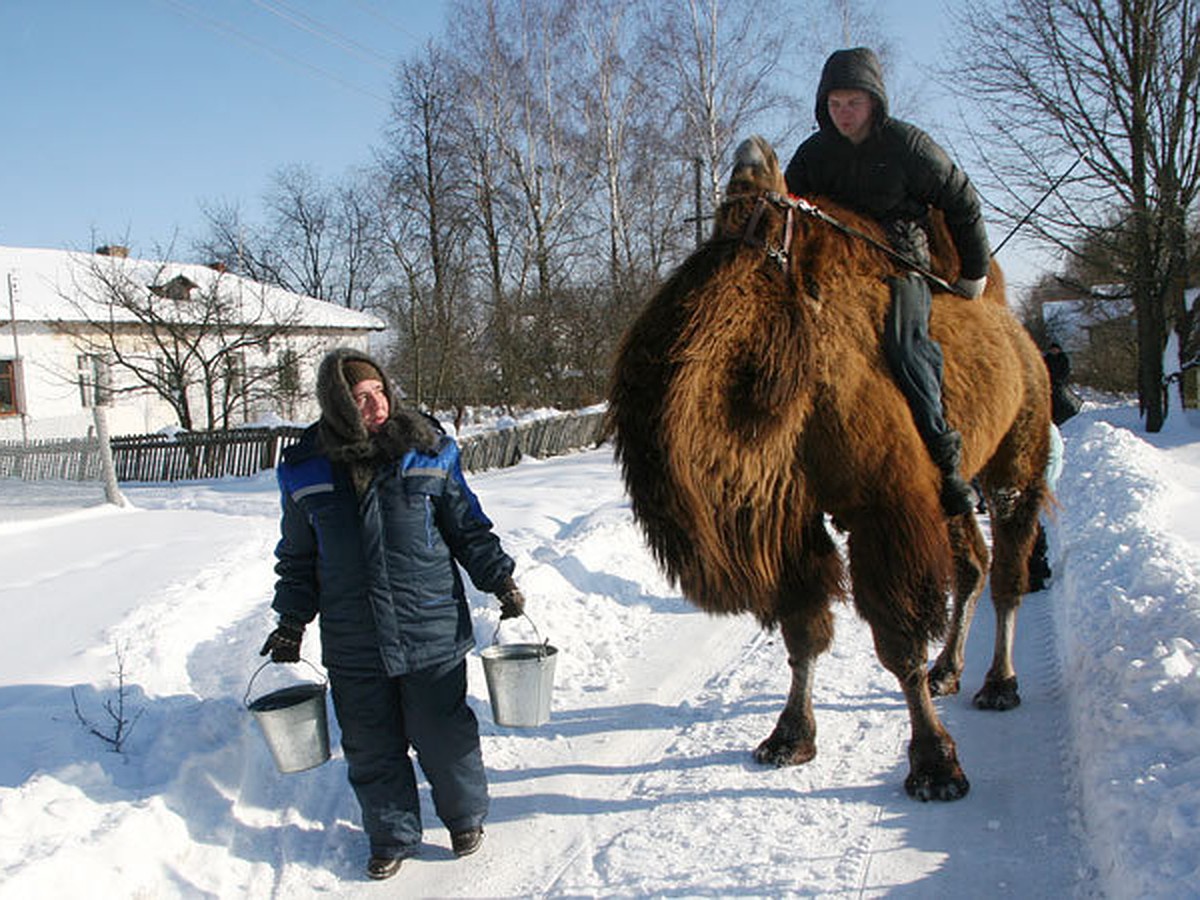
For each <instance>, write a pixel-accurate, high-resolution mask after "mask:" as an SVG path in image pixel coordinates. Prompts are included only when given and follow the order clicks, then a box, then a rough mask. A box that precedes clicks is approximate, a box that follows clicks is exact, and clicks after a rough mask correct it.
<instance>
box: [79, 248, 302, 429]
mask: <svg viewBox="0 0 1200 900" xmlns="http://www.w3.org/2000/svg"><path fill="white" fill-rule="evenodd" d="M168 268H169V267H168V265H167V264H166V263H155V264H146V263H139V262H137V261H134V260H125V259H119V258H113V257H107V256H100V255H95V256H90V257H89V258H87V259H86V260H83V261H82V262H81V265H80V268H79V271H78V273H77V276H76V278H75V281H74V285H73V289H71V290H64V291H63V292H62V297H63V299H64V300H66V301H67V302H68V303H69V304H70V305H71V306H72V307H73V308H74V309H75V310H76V312H77V313H78V316H77V321H71V322H60V323H58V326H57V327H58V328H59V329H60V330H61V331H63V332H64V333H66V334H69V335H71V336H72V338H73V339H74V340H75V343H76V345H77V346H78V347H79V349H80V352H81V353H84V354H88V355H94V356H99V357H102V358H103V359H105V360H106V361H107V363H108V365H110V366H112V367H113V368H115V369H116V370H118V371H120V372H122V373H124V375H125V377H124V378H123V379H120V382H121V383H118V379H113V383H112V384H111V386H110V387H109V389H110V390H112V391H113V392H115V393H132V392H144V391H149V392H151V393H154V394H156V395H158V396H159V397H161V398H162V399H163V400H165V401H166V402H167V403H168V404H169V405H170V406H171V408H172V410H174V412H175V416H176V418H177V419H178V421H179V424H180V426H181V427H183V428H186V429H189V430H192V429H194V428H196V427H197V426H199V427H204V428H216V427H222V428H227V427H228V426H229V425H230V423H231V419H232V418H233V416H234V414H235V412H236V410H237V408H238V406H239V405H242V404H247V403H249V402H250V401H251V400H252V399H253V398H254V397H255V396H256V391H258V390H260V389H263V388H264V387H265V386H268V385H273V384H275V383H276V382H277V380H278V379H279V377H280V372H279V369H278V366H277V365H275V364H274V363H272V362H270V361H265V362H263V363H261V364H253V365H252V364H248V363H247V359H246V357H247V354H251V355H252V356H253V357H254V358H255V359H259V358H262V357H263V348H265V347H268V346H270V343H271V341H272V340H279V339H281V338H284V337H285V335H286V333H287V331H288V330H289V328H291V327H292V326H293V325H294V322H295V321H296V318H297V315H298V311H297V310H296V309H295V308H294V307H291V306H290V305H288V306H278V305H272V304H271V303H269V302H268V300H267V297H266V294H265V291H264V289H263V288H262V287H261V286H259V285H254V286H251V285H250V284H249V283H247V282H245V281H243V280H241V279H238V278H236V277H235V276H228V275H223V274H221V273H218V272H213V273H212V277H211V279H209V281H208V283H207V284H204V285H201V284H197V283H196V282H194V281H192V280H191V279H189V278H187V277H186V276H185V275H183V274H177V275H175V276H174V277H171V278H168V277H166V276H167V272H168ZM197 400H198V401H199V403H200V404H201V407H202V409H201V410H197V409H196V408H195V405H196V402H197Z"/></svg>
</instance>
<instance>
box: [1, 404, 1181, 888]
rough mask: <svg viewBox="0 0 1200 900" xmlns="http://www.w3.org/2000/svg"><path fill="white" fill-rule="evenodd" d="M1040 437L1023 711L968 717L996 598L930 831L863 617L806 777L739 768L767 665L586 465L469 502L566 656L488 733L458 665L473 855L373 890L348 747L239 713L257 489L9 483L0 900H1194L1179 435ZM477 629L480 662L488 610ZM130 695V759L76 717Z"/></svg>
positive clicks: (612, 473) (541, 465)
mask: <svg viewBox="0 0 1200 900" xmlns="http://www.w3.org/2000/svg"><path fill="white" fill-rule="evenodd" d="M1064 435H1065V438H1066V445H1067V458H1066V461H1067V464H1066V471H1065V472H1064V475H1063V478H1062V481H1061V482H1060V485H1059V499H1060V502H1061V509H1060V510H1059V511H1058V513H1057V518H1056V519H1055V520H1054V521H1052V522H1051V525H1050V535H1051V546H1052V559H1051V562H1052V565H1053V566H1054V570H1055V574H1054V578H1053V584H1052V586H1051V588H1050V589H1049V590H1048V591H1046V592H1043V593H1040V594H1035V595H1030V596H1029V597H1028V598H1027V600H1026V605H1025V606H1024V607H1023V608H1022V614H1021V622H1020V626H1019V633H1018V647H1017V654H1018V655H1017V665H1018V672H1019V674H1020V679H1021V689H1022V691H1021V692H1022V696H1023V699H1024V703H1023V705H1022V706H1021V707H1020V708H1019V709H1017V710H1014V711H1012V712H1009V713H1003V714H999V713H985V712H978V711H976V710H974V709H972V708H971V707H970V703H969V697H970V695H971V693H973V692H974V690H976V689H977V688H978V686H979V684H980V683H981V681H982V677H983V672H984V670H985V668H986V666H987V662H988V657H989V656H990V648H991V634H992V620H991V615H990V608H989V606H988V603H989V600H988V598H987V597H986V596H985V597H984V599H983V601H981V607H980V615H979V616H978V617H977V620H976V627H975V631H974V633H973V635H972V637H971V641H970V644H969V648H968V650H969V661H968V669H967V673H966V677H965V679H964V696H961V697H954V698H948V699H944V700H941V701H939V703H940V705H941V709H942V712H943V716H944V719H945V722H946V724H947V726H948V727H949V729H950V730H951V732H952V733H953V734H954V736H955V738H956V739H957V740H958V742H959V752H960V759H961V760H962V762H963V765H964V767H965V769H966V771H967V775H968V777H969V778H970V779H971V785H972V786H971V793H970V795H969V796H968V797H967V798H966V799H964V800H962V801H959V802H956V803H949V804H921V803H917V802H914V801H912V800H910V799H908V798H907V797H906V796H905V794H904V791H903V789H902V787H901V784H902V781H903V777H904V774H905V772H906V768H907V766H906V762H905V746H906V743H907V739H908V733H907V732H908V725H907V721H908V719H907V715H906V713H905V709H904V703H903V700H902V697H901V695H900V693H899V691H898V690H897V687H896V684H895V682H894V680H893V679H892V678H891V676H889V675H887V673H885V672H884V671H883V669H882V668H881V667H880V666H879V664H878V663H877V661H876V660H875V657H874V652H873V650H872V646H871V640H870V634H869V632H868V630H867V629H866V628H865V627H864V626H863V625H862V623H860V622H859V621H858V620H857V619H856V618H855V616H854V615H853V613H852V611H850V610H849V609H843V610H842V611H841V612H840V613H839V619H838V635H837V638H836V641H835V644H834V648H833V650H832V651H831V652H830V653H829V654H828V655H827V656H826V657H825V658H824V659H823V660H822V663H821V666H820V668H819V670H818V676H817V686H816V692H815V698H816V707H817V717H818V724H819V728H820V734H819V738H818V743H819V755H818V757H817V759H816V760H814V761H813V762H812V763H810V764H808V765H806V766H802V767H799V768H789V769H779V770H776V769H766V768H762V767H760V766H758V765H756V764H755V763H754V762H753V761H752V760H751V758H750V750H751V749H752V747H753V746H754V745H755V744H756V743H757V742H758V741H759V740H760V739H761V738H763V737H764V736H765V735H766V734H767V732H768V731H769V730H770V728H771V726H772V724H773V723H774V719H775V717H776V715H777V714H778V712H779V709H780V707H781V705H782V703H783V699H784V696H785V694H786V690H787V683H788V673H787V666H786V663H785V654H784V651H783V648H782V645H781V642H780V641H779V640H778V638H777V636H775V635H771V634H764V633H761V632H759V631H758V630H757V629H756V628H755V627H754V625H753V623H752V622H751V621H749V620H746V619H712V618H708V617H706V616H704V615H702V614H700V613H698V612H696V611H695V610H693V609H692V608H691V607H690V606H688V605H687V604H686V603H684V602H683V601H682V600H681V599H680V598H679V596H678V594H677V592H676V591H675V590H673V589H672V588H671V587H670V586H669V585H668V584H667V583H666V582H665V581H664V579H663V578H662V577H661V576H660V575H659V574H658V573H657V572H656V570H655V568H654V566H653V564H652V562H651V560H650V557H649V554H648V553H647V551H646V550H645V548H644V546H643V544H642V542H641V540H640V538H639V536H638V533H637V531H636V529H635V527H634V525H633V523H632V521H631V519H630V513H629V508H628V506H627V504H626V502H625V500H624V497H623V494H622V490H621V486H620V481H619V478H618V475H617V472H616V470H615V468H614V466H613V464H612V461H611V459H610V456H609V454H608V452H607V451H604V450H599V451H594V452H589V453H581V454H577V455H573V456H569V457H565V458H562V459H557V460H550V461H544V462H533V461H530V462H526V463H523V464H522V465H520V466H518V467H516V468H515V469H511V470H506V471H502V472H492V473H487V474H482V475H477V476H475V477H474V478H473V479H472V484H473V486H474V487H475V489H476V490H477V492H478V493H479V494H480V496H481V498H482V500H483V503H484V506H485V508H486V509H487V510H488V512H489V514H490V515H491V516H492V517H493V518H494V519H495V520H496V522H497V526H498V530H499V532H500V534H501V535H502V538H503V540H504V541H505V544H506V546H507V547H508V549H509V550H510V552H511V553H512V554H513V555H514V556H515V557H516V558H517V560H518V579H519V581H520V582H521V584H522V587H523V588H524V590H525V593H526V595H527V597H528V598H529V610H530V613H531V615H532V617H533V619H534V620H535V622H536V623H537V625H538V627H539V628H540V629H541V632H542V634H543V635H544V636H545V637H547V638H549V639H550V641H551V643H553V644H554V645H555V646H556V647H558V648H559V650H560V652H559V662H558V670H557V677H556V684H555V695H554V712H553V715H552V717H551V720H550V722H549V723H547V724H546V725H543V726H540V727H538V728H533V729H512V728H502V727H498V726H496V725H495V724H494V723H493V721H492V718H491V713H490V708H489V705H488V701H487V692H486V687H485V683H484V677H483V673H482V667H481V664H480V660H479V658H478V656H472V657H471V659H470V665H471V703H472V705H473V706H474V708H475V710H476V712H477V713H478V715H479V718H480V722H481V728H482V731H483V741H484V755H485V760H486V762H487V765H488V770H489V777H490V782H491V786H492V793H493V805H492V813H491V815H490V817H489V820H488V824H487V839H486V841H485V843H484V846H483V849H482V850H481V851H480V853H478V854H477V855H475V856H473V857H470V858H468V859H465V860H461V861H460V860H456V859H454V858H453V856H452V854H451V853H450V850H449V841H448V837H447V835H446V833H445V831H444V829H442V828H441V826H440V825H439V824H438V823H437V822H436V820H435V819H434V818H433V817H432V815H427V817H426V842H425V848H424V852H423V854H422V856H421V857H420V858H418V859H416V860H411V861H408V862H406V863H405V864H404V867H403V868H402V869H401V871H400V873H399V875H397V876H396V878H395V879H393V880H392V881H390V882H387V883H384V884H374V883H369V882H367V881H366V880H365V878H364V877H363V874H362V872H363V863H364V861H365V860H364V853H365V846H364V840H363V837H362V834H361V832H360V831H359V830H358V826H357V815H356V807H355V803H354V800H353V797H352V795H351V793H350V790H349V787H348V785H347V784H346V780H345V767H344V763H343V761H342V759H341V756H340V752H339V751H338V750H337V747H336V740H337V730H336V723H334V725H333V732H334V741H335V746H334V758H333V759H332V760H331V761H330V762H329V763H327V764H325V765H323V766H321V767H319V768H317V769H313V770H311V771H309V772H305V773H300V774H293V775H286V776H285V775H279V774H278V773H277V772H276V771H275V768H274V765H273V763H272V761H271V758H270V755H269V754H268V752H267V749H266V746H265V744H264V742H263V740H262V737H261V735H260V734H259V733H258V731H257V729H256V726H255V724H254V723H253V721H252V718H251V716H250V715H249V713H247V712H246V710H245V709H244V706H243V698H244V695H245V693H246V688H247V682H248V680H249V678H250V676H251V674H252V673H253V672H254V670H255V668H256V667H257V665H258V662H259V658H258V656H257V651H258V647H259V645H260V644H261V642H262V640H263V637H264V635H265V634H266V632H267V631H268V630H269V629H270V627H271V625H272V622H273V617H272V616H271V614H270V613H269V610H268V603H269V599H270V593H271V582H272V573H271V550H272V547H273V545H274V542H275V539H276V534H277V527H278V525H277V510H278V501H277V498H276V493H275V487H274V483H273V479H272V477H271V476H270V475H269V474H268V475H265V476H262V477H259V478H254V479H243V480H228V481H216V482H199V483H193V484H189V485H184V486H170V487H155V486H135V487H127V488H126V496H127V497H128V499H129V500H130V502H131V504H132V506H131V508H128V509H123V510H118V509H116V508H112V507H101V506H97V505H96V504H98V503H99V500H100V498H101V493H100V490H99V488H98V487H96V486H80V485H73V484H61V483H57V484H36V485H28V484H24V483H21V482H15V481H0V612H2V613H3V615H4V620H5V624H6V627H5V628H4V629H0V735H2V737H0V741H2V742H3V743H2V746H3V753H2V754H0V897H3V898H30V897H39V898H40V897H58V896H74V895H81V896H98V897H155V898H161V897H221V898H225V897H230V898H232V897H256V898H257V897H267V896H281V897H288V898H293V897H295V898H305V897H317V896H320V897H358V896H368V895H370V896H406V897H407V896H421V897H429V896H437V897H530V896H533V897H588V896H606V897H634V896H658V897H676V896H689V897H707V896H723V897H727V896H741V897H798V896H804V897H808V896H822V897H850V896H852V897H878V896H899V897H1003V896H1011V897H1050V896H1054V897H1058V896H1077V897H1098V896H1111V897H1122V898H1123V897H1183V896H1200V888H1198V887H1197V885H1198V884H1200V877H1198V876H1200V872H1197V863H1196V860H1197V859H1200V762H1198V756H1197V748H1198V747H1200V741H1198V740H1197V734H1198V731H1197V729H1198V726H1200V674H1198V673H1197V662H1198V660H1200V657H1198V655H1197V645H1198V644H1200V584H1198V579H1197V573H1198V572H1200V517H1197V516H1196V515H1195V509H1196V502H1197V495H1198V494H1200V442H1198V440H1197V439H1198V438H1200V431H1197V430H1196V429H1195V428H1194V427H1191V426H1190V425H1189V423H1188V420H1187V418H1186V417H1185V416H1184V415H1183V414H1181V413H1179V412H1176V413H1175V414H1174V415H1173V416H1172V417H1171V419H1169V420H1168V427H1167V429H1166V430H1165V431H1164V432H1163V433H1162V434H1159V435H1145V434H1144V433H1142V432H1141V431H1140V429H1139V428H1138V427H1137V419H1136V413H1135V411H1134V410H1133V409H1132V408H1130V407H1129V406H1128V405H1120V404H1118V405H1108V406H1104V405H1098V404H1091V405H1089V408H1088V409H1087V410H1085V412H1084V413H1083V414H1082V415H1080V416H1079V417H1077V418H1076V419H1074V420H1073V421H1071V422H1070V423H1068V425H1067V426H1066V427H1065V429H1064ZM472 602H473V603H474V604H475V607H474V612H475V617H476V637H477V638H478V642H479V644H480V646H485V645H486V644H488V643H489V642H490V641H491V639H492V635H493V630H494V628H495V623H496V610H495V608H494V606H493V605H491V600H490V598H489V597H486V596H483V595H473V596H472ZM509 628H510V626H508V625H506V627H505V631H504V634H505V635H507V636H508V639H520V638H521V635H520V633H519V631H518V632H517V633H514V634H509ZM310 631H312V634H310V636H309V637H308V638H307V639H306V644H305V648H304V652H305V656H306V657H308V658H311V659H316V658H318V653H317V650H318V648H317V647H316V646H315V640H314V639H315V629H313V630H310ZM291 669H292V667H280V666H276V667H270V668H268V669H267V670H266V671H265V672H264V673H263V675H262V676H260V677H259V679H258V681H257V682H256V688H255V693H258V692H259V690H260V688H261V689H269V688H270V687H271V686H272V684H269V683H265V682H268V681H269V680H270V679H272V678H274V679H276V681H277V682H278V683H283V681H284V680H286V678H287V677H289V676H291V675H292V672H290V671H289V670H291ZM118 670H119V671H120V672H121V674H122V675H123V677H124V679H125V687H126V690H125V692H124V701H125V712H124V716H125V718H127V719H129V720H132V719H133V718H134V717H135V716H136V717H137V718H136V722H135V724H134V726H133V728H132V730H131V731H130V732H129V734H128V737H127V740H126V742H125V746H124V747H123V751H122V752H121V753H116V752H112V751H111V750H110V749H108V747H107V746H106V744H105V743H104V742H103V741H102V740H101V739H99V738H98V737H96V736H94V735H92V734H89V733H88V730H87V729H86V728H85V727H84V726H83V725H81V723H80V721H79V716H78V715H77V714H76V706H77V707H78V710H79V713H80V714H82V716H83V717H84V718H85V719H87V720H88V721H89V722H90V723H91V724H92V725H93V726H96V728H97V730H98V731H101V732H106V733H109V734H111V733H112V722H113V720H112V718H111V717H110V716H109V715H108V713H107V712H106V711H105V704H108V705H110V706H113V707H114V708H115V704H116V702H117V701H118V700H119V699H121V694H120V692H119V691H118V689H117V678H116V675H115V674H114V673H115V672H117V671H118ZM424 800H425V804H426V809H427V810H428V797H425V798H424Z"/></svg>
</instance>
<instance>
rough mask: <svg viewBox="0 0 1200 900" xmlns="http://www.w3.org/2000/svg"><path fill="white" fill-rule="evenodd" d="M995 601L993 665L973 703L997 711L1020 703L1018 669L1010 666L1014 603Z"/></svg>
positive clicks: (1015, 618) (1015, 617) (1015, 623)
mask: <svg viewBox="0 0 1200 900" xmlns="http://www.w3.org/2000/svg"><path fill="white" fill-rule="evenodd" d="M1018 605H1019V598H1018V603H1014V604H1001V603H996V604H995V606H996V644H995V646H994V648H993V650H992V667H991V668H990V669H988V673H987V677H986V678H984V680H983V687H981V688H980V689H979V692H978V693H977V694H975V697H974V700H973V701H972V702H974V704H975V706H976V707H978V708H979V709H994V710H997V711H999V712H1004V711H1005V710H1009V709H1015V708H1016V707H1018V706H1020V705H1021V695H1020V693H1019V692H1018V690H1017V670H1016V668H1015V667H1014V666H1013V641H1014V640H1015V638H1016V634H1017V606H1018Z"/></svg>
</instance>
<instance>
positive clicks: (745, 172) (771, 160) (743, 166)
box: [727, 134, 785, 194]
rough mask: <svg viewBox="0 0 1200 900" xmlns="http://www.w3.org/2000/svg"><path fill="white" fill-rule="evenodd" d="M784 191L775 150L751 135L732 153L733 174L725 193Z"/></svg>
mask: <svg viewBox="0 0 1200 900" xmlns="http://www.w3.org/2000/svg"><path fill="white" fill-rule="evenodd" d="M784 190H785V186H784V181H783V171H782V170H781V169H780V167H779V157H778V156H776V154H775V148H774V147H772V146H771V144H770V143H769V142H768V141H767V139H766V138H764V137H762V136H761V135H757V134H752V135H751V136H750V137H748V138H746V139H745V140H744V141H742V142H741V143H740V144H738V147H737V150H735V151H734V153H733V172H732V174H731V175H730V176H729V186H728V188H727V193H729V194H734V193H740V192H742V191H779V192H780V193H782V192H783V191H784Z"/></svg>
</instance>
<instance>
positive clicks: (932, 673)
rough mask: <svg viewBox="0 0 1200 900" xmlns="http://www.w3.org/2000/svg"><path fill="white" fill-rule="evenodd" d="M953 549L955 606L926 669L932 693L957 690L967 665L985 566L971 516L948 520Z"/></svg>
mask: <svg viewBox="0 0 1200 900" xmlns="http://www.w3.org/2000/svg"><path fill="white" fill-rule="evenodd" d="M950 543H951V546H952V547H953V549H954V606H953V609H952V610H951V612H950V625H949V628H948V629H947V631H946V640H945V643H944V644H943V645H942V652H941V653H940V654H939V655H938V658H937V659H936V660H934V663H933V665H932V666H931V667H930V669H929V690H930V693H932V694H933V696H935V697H939V696H941V697H947V696H949V695H951V694H957V693H958V691H959V688H960V686H961V682H962V672H963V666H964V665H966V656H965V649H964V648H965V646H966V643H967V635H968V634H970V632H971V620H972V619H973V618H974V617H975V608H976V604H977V603H978V602H979V595H980V594H981V593H983V585H984V576H985V573H986V572H987V568H988V550H987V542H986V541H985V540H984V538H983V532H981V531H980V530H979V523H978V522H977V521H976V520H975V517H974V516H959V517H958V518H956V519H953V520H951V522H950Z"/></svg>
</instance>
